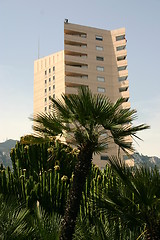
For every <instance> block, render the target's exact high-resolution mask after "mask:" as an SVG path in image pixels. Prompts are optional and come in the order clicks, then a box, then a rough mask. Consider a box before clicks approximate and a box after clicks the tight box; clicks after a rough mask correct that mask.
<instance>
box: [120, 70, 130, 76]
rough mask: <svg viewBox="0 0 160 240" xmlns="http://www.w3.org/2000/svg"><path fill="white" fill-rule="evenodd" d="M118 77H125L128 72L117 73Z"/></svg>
mask: <svg viewBox="0 0 160 240" xmlns="http://www.w3.org/2000/svg"><path fill="white" fill-rule="evenodd" d="M118 75H119V77H125V76H128V70H127V69H126V70H122V71H120V72H118Z"/></svg>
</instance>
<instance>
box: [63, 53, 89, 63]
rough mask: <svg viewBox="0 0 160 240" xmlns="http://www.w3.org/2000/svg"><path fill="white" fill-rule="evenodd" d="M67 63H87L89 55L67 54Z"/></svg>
mask: <svg viewBox="0 0 160 240" xmlns="http://www.w3.org/2000/svg"><path fill="white" fill-rule="evenodd" d="M65 63H66V64H67V63H79V64H80V63H82V64H87V56H86V55H82V56H80V55H79V56H72V55H65Z"/></svg>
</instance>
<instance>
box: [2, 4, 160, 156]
mask: <svg viewBox="0 0 160 240" xmlns="http://www.w3.org/2000/svg"><path fill="white" fill-rule="evenodd" d="M159 12H160V0H152V1H151V0H141V1H138V0H134V1H127V0H121V1H118V0H110V1H107V0H101V1H97V0H92V1H89V0H85V1H84V0H81V1H76V0H74V1H73V0H67V1H62V0H59V1H54V0H28V1H25V0H0V36H1V37H0V142H2V141H5V140H6V139H7V138H8V139H9V138H12V139H19V138H20V136H22V135H24V134H28V133H31V132H32V129H31V126H32V122H31V121H30V120H29V119H28V118H29V117H30V116H32V114H33V63H34V60H35V59H37V56H38V40H39V42H40V51H39V53H40V57H43V56H46V55H49V54H52V53H54V52H56V51H59V50H62V49H63V22H64V19H65V18H68V19H69V21H70V22H72V23H77V24H81V25H87V26H92V27H97V28H104V29H108V30H111V29H116V28H121V27H125V28H126V37H127V40H128V41H127V52H128V71H129V81H130V88H129V89H130V97H131V98H130V101H131V106H132V108H136V109H137V111H138V120H137V121H136V122H135V124H137V123H147V124H149V125H150V126H151V129H150V130H146V131H144V132H142V133H140V134H139V136H140V137H141V138H143V142H141V141H138V145H137V144H136V145H135V146H136V149H137V150H138V151H139V152H140V153H142V154H144V155H156V156H159V157H160V150H159V149H160V147H159V142H160V111H159V110H160V94H159V91H160V66H159V62H160V61H159V58H160V47H159V40H160V14H159Z"/></svg>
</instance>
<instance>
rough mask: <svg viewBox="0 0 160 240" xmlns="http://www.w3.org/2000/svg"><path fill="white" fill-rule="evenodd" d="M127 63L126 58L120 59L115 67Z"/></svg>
mask: <svg viewBox="0 0 160 240" xmlns="http://www.w3.org/2000/svg"><path fill="white" fill-rule="evenodd" d="M127 64H128V63H127V60H121V61H120V62H117V67H121V66H126V65H127Z"/></svg>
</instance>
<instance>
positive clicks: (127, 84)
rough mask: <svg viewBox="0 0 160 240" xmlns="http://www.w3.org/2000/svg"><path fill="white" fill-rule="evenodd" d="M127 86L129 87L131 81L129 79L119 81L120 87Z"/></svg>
mask: <svg viewBox="0 0 160 240" xmlns="http://www.w3.org/2000/svg"><path fill="white" fill-rule="evenodd" d="M127 87H129V81H128V80H125V81H120V82H119V88H127Z"/></svg>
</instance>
